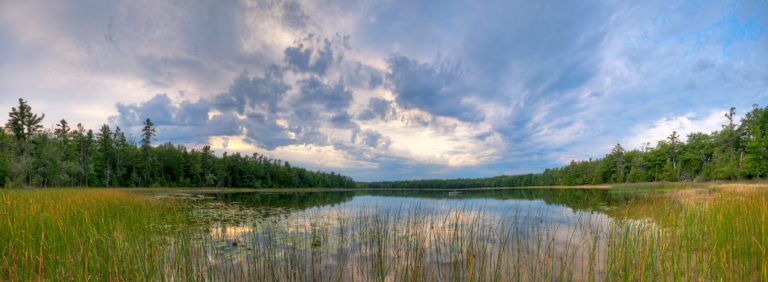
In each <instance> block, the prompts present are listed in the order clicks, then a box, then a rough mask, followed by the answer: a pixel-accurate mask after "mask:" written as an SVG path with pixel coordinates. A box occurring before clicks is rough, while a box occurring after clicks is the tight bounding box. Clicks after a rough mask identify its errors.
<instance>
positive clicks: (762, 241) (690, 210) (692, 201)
mask: <svg viewBox="0 0 768 282" xmlns="http://www.w3.org/2000/svg"><path fill="white" fill-rule="evenodd" d="M618 217H619V218H629V219H631V218H635V219H638V218H642V219H644V220H625V221H624V222H623V223H620V224H616V226H615V227H613V228H611V229H610V230H609V232H610V235H609V240H608V244H610V247H609V248H608V249H607V250H608V253H607V256H606V257H607V268H608V276H607V278H609V279H610V280H646V281H647V280H709V281H717V280H721V281H722V280H725V281H768V253H766V246H768V187H764V186H747V185H735V186H731V187H728V188H725V189H722V188H721V189H715V190H708V189H700V190H687V191H684V192H678V193H674V192H670V193H666V194H657V195H654V196H651V197H649V198H647V199H645V200H643V201H639V202H636V203H633V204H630V205H628V206H627V207H624V209H623V210H621V211H620V212H618Z"/></svg>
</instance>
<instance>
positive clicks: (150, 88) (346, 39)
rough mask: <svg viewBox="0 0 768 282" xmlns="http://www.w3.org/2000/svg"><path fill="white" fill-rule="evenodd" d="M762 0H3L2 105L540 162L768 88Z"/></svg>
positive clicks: (161, 137)
mask: <svg viewBox="0 0 768 282" xmlns="http://www.w3.org/2000/svg"><path fill="white" fill-rule="evenodd" d="M767 31H768V1H766V0H754V1H591V0H586V1H450V0H449V1H406V0H404V1H400V0H389V1H346V0H341V1H330V0H329V1H304V2H302V1H237V0H226V1H219V0H216V1H212V0H211V1H208V0H191V1H164V0H138V1H136V0H131V1H128V0H116V1H101V0H73V1H35V0H31V1H1V2H0V108H5V109H8V110H10V108H11V107H12V106H13V105H14V104H15V103H16V99H17V98H19V97H23V98H25V99H27V100H28V101H29V102H30V103H31V105H32V106H33V109H34V110H35V111H37V112H44V113H45V114H46V119H45V120H44V122H45V125H46V126H52V125H54V124H55V123H56V122H57V121H58V120H59V119H61V118H66V119H67V120H68V121H70V122H74V123H77V122H82V123H83V125H85V126H86V127H90V128H96V127H97V126H99V125H101V124H103V123H108V124H111V125H115V126H117V125H119V126H121V127H122V128H124V129H126V130H127V131H128V132H133V133H134V134H137V133H138V130H139V128H140V122H141V120H143V119H145V118H151V119H152V120H153V121H154V122H155V124H156V125H157V127H158V140H157V142H165V141H172V142H174V143H180V144H186V145H188V146H190V147H198V146H201V145H203V144H211V145H212V146H213V148H214V150H216V151H217V152H219V153H221V152H223V151H229V152H235V151H237V152H242V153H247V154H250V153H252V152H259V153H264V154H267V155H269V156H272V157H274V158H280V159H283V160H289V161H290V162H291V163H292V164H294V165H301V166H305V167H309V168H312V169H322V170H333V171H337V172H342V173H345V174H348V175H351V176H353V177H354V178H355V179H357V180H363V181H369V180H385V179H423V178H455V177H485V176H494V175H499V174H519V173H528V172H539V171H542V170H543V169H544V168H547V167H556V166H561V165H563V164H565V163H567V162H569V161H571V160H578V159H587V158H597V157H601V156H602V155H603V154H605V153H606V152H608V151H610V148H611V147H613V146H614V145H615V144H616V143H621V144H622V145H623V146H624V147H626V148H639V147H640V146H641V145H642V143H643V142H651V144H652V145H653V144H655V142H656V141H657V140H659V139H662V138H664V137H665V136H667V135H668V134H669V133H670V132H671V131H672V130H677V131H678V132H682V133H683V135H684V134H686V133H689V132H693V131H704V132H710V131H713V130H717V129H719V128H720V125H721V124H722V123H723V122H724V120H725V119H724V117H723V114H724V112H725V111H726V110H727V109H728V108H729V107H731V106H734V107H736V108H737V113H743V112H745V111H747V110H748V109H750V108H751V107H752V105H753V104H760V105H762V106H764V105H766V104H768V67H767V66H768V35H766V32H767Z"/></svg>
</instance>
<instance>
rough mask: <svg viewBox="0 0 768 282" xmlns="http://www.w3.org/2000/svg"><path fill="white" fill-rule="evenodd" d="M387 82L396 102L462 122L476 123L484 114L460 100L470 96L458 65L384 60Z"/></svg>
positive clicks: (405, 106) (404, 59)
mask: <svg viewBox="0 0 768 282" xmlns="http://www.w3.org/2000/svg"><path fill="white" fill-rule="evenodd" d="M387 66H388V73H387V75H386V79H387V83H388V85H389V86H390V87H391V89H392V92H393V93H395V94H396V101H397V103H398V104H399V105H400V106H402V107H404V108H406V109H408V108H419V109H422V110H425V111H427V112H429V113H431V114H433V115H438V116H447V117H455V118H457V119H459V120H462V121H469V122H479V121H482V120H483V119H484V115H483V113H482V112H480V111H479V110H478V109H476V108H475V107H473V106H471V105H467V104H465V103H462V99H464V98H465V97H468V96H471V95H472V93H471V92H470V87H468V86H467V85H465V84H464V83H463V74H462V72H461V70H460V68H459V67H458V66H456V65H451V64H425V63H419V62H417V61H415V60H412V59H409V58H407V57H405V56H392V57H390V58H388V59H387Z"/></svg>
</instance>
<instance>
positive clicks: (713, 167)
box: [358, 105, 768, 189]
mask: <svg viewBox="0 0 768 282" xmlns="http://www.w3.org/2000/svg"><path fill="white" fill-rule="evenodd" d="M735 111H736V109H735V108H731V109H730V110H729V111H728V112H727V113H726V114H725V118H726V120H727V122H726V123H725V124H723V125H722V128H721V129H720V130H718V131H714V132H711V133H702V132H696V133H691V134H689V135H688V136H686V139H685V140H683V139H682V138H681V136H680V135H679V134H678V133H677V132H672V133H671V134H670V135H669V136H668V137H667V138H666V139H664V140H660V141H658V142H657V143H656V145H655V146H651V144H650V143H645V144H643V146H642V148H639V149H632V150H626V149H625V148H624V147H622V146H621V145H620V144H616V146H615V147H614V148H613V150H611V152H610V153H608V154H606V155H605V156H604V157H603V158H600V159H589V160H583V161H571V163H570V164H568V165H565V166H563V167H560V168H552V169H546V170H544V172H543V173H538V174H526V175H512V176H496V177H490V178H475V179H448V180H442V179H430V180H411V181H383V182H371V183H359V184H358V185H359V186H360V187H369V188H448V189H455V188H475V187H520V186H550V185H590V184H608V183H635V182H655V181H707V180H758V181H759V180H760V179H765V178H766V177H768V107H765V108H760V107H759V106H758V105H753V107H752V110H751V111H750V112H748V113H746V115H745V116H744V117H743V118H742V119H741V120H740V121H738V120H737V118H736V114H735Z"/></svg>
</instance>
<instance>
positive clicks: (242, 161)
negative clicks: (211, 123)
mask: <svg viewBox="0 0 768 282" xmlns="http://www.w3.org/2000/svg"><path fill="white" fill-rule="evenodd" d="M30 110H31V107H29V105H27V104H26V102H24V101H23V100H20V106H19V109H18V110H17V109H16V108H14V109H13V110H12V113H11V116H12V117H15V116H18V117H19V118H18V121H14V122H9V126H8V129H7V130H8V131H9V132H12V134H13V136H12V135H11V134H8V133H6V132H5V130H0V187H4V186H9V187H20V186H27V187H66V186H80V187H84V186H85V187H87V186H92V187H93V186H101V187H147V186H154V187H242V188H261V187H264V188H283V187H334V188H337V187H338V188H351V187H354V186H355V182H354V181H353V180H352V178H350V177H347V176H343V175H340V174H336V173H333V172H331V173H325V172H315V171H309V170H306V169H303V168H299V167H294V166H291V165H290V164H289V163H288V162H284V163H283V162H282V161H280V160H274V159H270V158H267V157H266V156H263V155H259V154H255V153H254V154H253V155H251V156H243V155H241V154H239V153H236V154H227V153H226V152H225V153H224V154H223V155H222V156H221V157H218V156H216V155H214V152H213V151H212V150H211V148H210V146H205V147H203V148H201V149H188V148H186V147H184V146H181V145H174V144H171V143H166V144H162V145H158V146H154V147H153V146H152V145H151V140H152V138H153V137H154V136H155V134H156V129H155V128H154V127H153V126H154V125H153V123H152V121H151V120H149V119H147V120H146V121H145V123H144V124H145V126H144V128H143V129H142V132H141V137H142V138H141V143H140V145H137V144H136V143H135V142H134V141H133V139H132V138H129V137H126V135H125V133H124V132H123V131H122V130H121V129H120V128H119V127H117V128H115V130H114V131H113V130H112V129H111V128H110V126H109V125H106V124H105V125H103V126H101V128H99V130H98V132H96V133H94V132H93V131H92V130H86V129H85V128H84V127H83V126H82V125H80V124H78V125H77V127H76V128H75V129H74V130H72V129H70V127H69V123H68V122H67V121H66V120H61V121H60V122H59V123H58V124H57V125H56V127H55V128H52V129H42V128H41V127H40V126H39V123H40V121H41V120H42V118H43V116H44V115H43V116H40V117H38V116H37V115H34V114H32V113H31V111H30ZM12 119H13V118H12ZM16 124H20V125H23V127H22V128H24V130H23V131H19V132H16V131H14V130H15V129H14V128H15V127H14V126H17V125H16ZM19 136H23V138H19ZM13 137H16V138H13Z"/></svg>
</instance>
